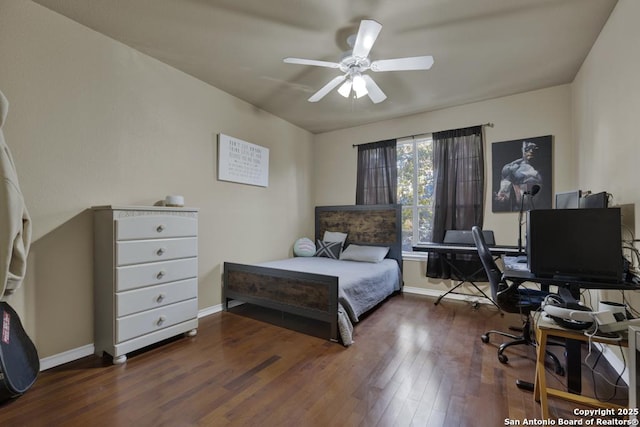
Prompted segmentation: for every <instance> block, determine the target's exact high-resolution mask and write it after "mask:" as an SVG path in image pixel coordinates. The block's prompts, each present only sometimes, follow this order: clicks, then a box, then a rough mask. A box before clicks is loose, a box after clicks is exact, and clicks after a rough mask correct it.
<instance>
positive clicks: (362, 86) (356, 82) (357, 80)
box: [353, 74, 368, 98]
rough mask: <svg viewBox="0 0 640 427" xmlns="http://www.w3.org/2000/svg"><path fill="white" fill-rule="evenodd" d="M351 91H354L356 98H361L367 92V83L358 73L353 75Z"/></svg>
mask: <svg viewBox="0 0 640 427" xmlns="http://www.w3.org/2000/svg"><path fill="white" fill-rule="evenodd" d="M353 91H354V92H355V93H356V98H361V97H363V96H365V95H366V94H367V93H368V92H367V83H366V82H365V81H364V79H363V78H362V76H361V75H360V74H357V75H355V76H353Z"/></svg>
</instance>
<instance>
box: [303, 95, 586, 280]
mask: <svg viewBox="0 0 640 427" xmlns="http://www.w3.org/2000/svg"><path fill="white" fill-rule="evenodd" d="M487 122H491V123H493V124H494V127H493V128H491V127H485V160H486V165H487V168H486V170H485V173H486V175H487V177H486V185H487V191H486V198H485V221H484V228H485V229H490V230H494V232H495V235H496V241H497V242H498V243H500V244H510V245H515V244H516V243H517V238H518V225H517V224H518V221H517V214H516V213H496V214H494V213H492V212H491V193H492V189H494V188H495V187H496V185H497V184H496V183H493V182H491V168H490V165H491V144H492V143H494V142H500V141H510V140H514V139H520V138H527V137H535V136H543V135H553V144H554V149H553V163H554V164H553V192H556V191H567V190H571V189H573V188H577V187H576V186H577V180H576V162H575V156H574V155H573V152H574V151H575V150H574V147H573V137H572V132H571V91H570V86H569V85H562V86H556V87H552V88H548V89H543V90H538V91H534V92H528V93H523V94H519V95H513V96H508V97H504V98H497V99H493V100H490V101H484V102H477V103H473V104H468V105H464V106H460V107H454V108H447V109H443V110H439V111H434V112H429V113H424V114H418V115H414V116H410V117H405V118H400V119H395V120H389V121H385V122H378V123H374V124H370V125H365V126H360V127H356V128H350V129H344V130H338V131H334V132H327V133H323V134H320V135H316V138H315V144H314V147H313V151H314V158H315V163H314V166H315V175H314V180H313V182H314V185H315V194H316V203H317V204H319V205H320V204H329V205H330V204H349V203H354V202H355V187H356V155H357V149H356V148H353V144H360V143H365V142H372V141H378V140H382V139H389V138H394V137H402V136H407V135H416V134H421V133H425V132H437V131H441V130H447V129H455V128H461V127H467V126H473V125H478V124H483V123H487ZM425 268H426V266H425V262H424V261H413V260H405V263H404V273H405V274H404V276H405V277H404V279H405V285H406V286H410V287H418V288H426V289H435V290H438V291H442V290H446V289H448V287H449V286H450V283H449V281H440V280H433V279H429V280H428V279H427V278H426V277H425Z"/></svg>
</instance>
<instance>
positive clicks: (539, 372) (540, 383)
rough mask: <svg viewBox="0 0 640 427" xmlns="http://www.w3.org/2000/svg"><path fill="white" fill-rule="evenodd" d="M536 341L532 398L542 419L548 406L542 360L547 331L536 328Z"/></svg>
mask: <svg viewBox="0 0 640 427" xmlns="http://www.w3.org/2000/svg"><path fill="white" fill-rule="evenodd" d="M536 341H537V343H538V347H537V353H536V382H535V386H534V389H533V398H534V399H535V401H536V402H540V409H541V410H542V419H543V420H546V419H548V418H549V406H548V401H547V378H546V371H545V369H544V361H545V356H546V349H547V333H546V332H545V331H543V330H542V329H539V328H536Z"/></svg>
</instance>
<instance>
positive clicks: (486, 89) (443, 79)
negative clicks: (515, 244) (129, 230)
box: [35, 0, 617, 133]
mask: <svg viewBox="0 0 640 427" xmlns="http://www.w3.org/2000/svg"><path fill="white" fill-rule="evenodd" d="M35 1H36V2H37V3H40V4H42V5H44V6H46V7H48V8H50V9H52V10H54V11H56V12H59V13H60V14H62V15H65V16H67V17H69V18H71V19H73V20H75V21H77V22H79V23H81V24H83V25H85V26H87V27H89V28H92V29H94V30H96V31H99V32H101V33H103V34H105V35H107V36H109V37H112V38H114V39H116V40H119V41H120V42H122V43H124V44H126V45H128V46H131V47H132V48H134V49H137V50H139V51H141V52H144V53H146V54H148V55H150V56H152V57H154V58H157V59H158V60H160V61H162V62H165V63H167V64H169V65H171V66H173V67H175V68H178V69H180V70H182V71H184V72H186V73H188V74H190V75H192V76H194V77H196V78H198V79H200V80H203V81H205V82H208V83H210V84H211V85H213V86H215V87H217V88H219V89H221V90H223V91H225V92H227V93H230V94H231V95H234V96H236V97H238V98H240V99H243V100H245V101H247V102H249V103H251V104H253V105H255V106H256V107H259V108H261V109H263V110H266V111H268V112H270V113H273V114H275V115H276V116H279V117H281V118H283V119H285V120H287V121H289V122H291V123H294V124H296V125H298V126H300V127H302V128H304V129H307V130H309V131H311V132H314V133H319V132H326V131H330V130H334V129H340V128H346V127H352V126H356V125H360V124H365V123H370V122H374V121H379V120H384V119H390V118H397V117H401V116H405V115H409V114H415V113H420V112H425V111H432V110H437V109H441V108H445V107H451V106H455V105H461V104H466V103H469V102H474V101H481V100H485V99H491V98H495V97H500V96H505V95H511V94H515V93H520V92H526V91H530V90H535V89H540V88H544V87H549V86H555V85H559V84H565V83H570V82H571V81H573V79H574V77H575V75H576V73H577V71H578V69H579V68H580V65H581V64H582V62H583V61H584V58H585V57H586V56H587V54H588V52H589V50H590V48H591V46H592V45H593V43H594V41H595V40H596V38H597V36H598V34H599V33H600V30H601V29H602V27H603V25H604V23H605V22H606V20H607V18H608V16H609V14H610V13H611V11H612V9H613V8H614V6H615V4H616V1H617V0H35ZM362 18H367V19H374V20H376V21H378V22H380V23H381V24H382V31H381V33H380V35H379V36H378V39H377V41H376V43H375V45H374V47H373V49H372V50H371V54H370V58H371V59H372V60H376V59H390V58H398V57H404V56H420V55H433V57H434V59H435V64H434V66H433V68H432V69H431V70H429V71H395V72H387V73H371V74H372V77H373V78H374V79H375V81H376V82H377V83H378V85H379V86H380V87H381V88H382V90H383V91H384V92H385V93H386V94H387V96H388V98H387V100H385V101H384V102H382V103H380V104H373V103H372V102H371V100H370V99H369V98H368V97H363V98H361V99H357V100H354V99H346V98H343V97H342V96H340V95H339V94H338V93H337V92H336V91H335V90H334V91H333V92H332V93H330V94H329V95H327V96H326V97H325V98H323V99H322V100H321V101H320V102H317V103H309V102H307V98H309V96H311V95H312V94H313V93H315V92H316V91H317V90H318V89H320V88H321V87H322V86H324V85H325V84H326V83H327V82H328V81H329V80H331V79H332V78H333V77H335V76H337V75H339V73H340V71H339V70H335V69H329V68H320V67H310V66H301V65H292V64H285V63H283V62H282V59H283V58H285V57H287V56H294V57H301V58H309V59H318V60H324V61H339V60H340V55H341V53H342V51H344V50H346V49H347V46H346V37H347V36H348V35H350V34H352V33H355V32H356V31H357V26H358V24H359V22H360V20H361V19H362Z"/></svg>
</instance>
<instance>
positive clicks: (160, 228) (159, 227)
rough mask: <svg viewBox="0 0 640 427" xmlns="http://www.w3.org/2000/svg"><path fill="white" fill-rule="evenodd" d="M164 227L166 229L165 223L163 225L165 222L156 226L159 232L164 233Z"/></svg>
mask: <svg viewBox="0 0 640 427" xmlns="http://www.w3.org/2000/svg"><path fill="white" fill-rule="evenodd" d="M164 229H165V227H164V225H163V224H160V225H159V226H158V227H157V228H156V231H157V232H158V233H162V232H163V231H164Z"/></svg>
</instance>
